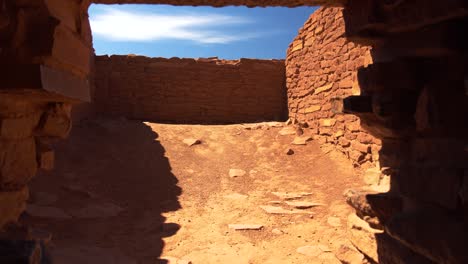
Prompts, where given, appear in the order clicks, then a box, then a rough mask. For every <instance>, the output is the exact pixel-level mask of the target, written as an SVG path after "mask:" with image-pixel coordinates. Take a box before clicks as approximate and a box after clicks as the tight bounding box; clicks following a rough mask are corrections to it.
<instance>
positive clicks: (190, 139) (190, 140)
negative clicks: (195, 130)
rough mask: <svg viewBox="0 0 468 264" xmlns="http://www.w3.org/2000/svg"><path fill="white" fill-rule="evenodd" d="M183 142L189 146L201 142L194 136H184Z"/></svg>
mask: <svg viewBox="0 0 468 264" xmlns="http://www.w3.org/2000/svg"><path fill="white" fill-rule="evenodd" d="M183 142H184V144H185V145H187V146H189V147H191V146H194V145H199V144H201V143H202V142H201V140H199V139H195V138H186V139H184V141H183Z"/></svg>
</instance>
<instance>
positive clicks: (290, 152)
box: [286, 148, 294, 155]
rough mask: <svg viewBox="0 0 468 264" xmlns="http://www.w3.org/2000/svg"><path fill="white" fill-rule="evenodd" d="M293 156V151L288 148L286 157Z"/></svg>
mask: <svg viewBox="0 0 468 264" xmlns="http://www.w3.org/2000/svg"><path fill="white" fill-rule="evenodd" d="M292 154H294V150H292V149H290V148H287V149H286V155H292Z"/></svg>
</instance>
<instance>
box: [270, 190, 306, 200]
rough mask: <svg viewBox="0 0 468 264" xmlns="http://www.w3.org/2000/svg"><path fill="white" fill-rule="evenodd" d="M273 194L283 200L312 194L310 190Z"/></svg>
mask: <svg viewBox="0 0 468 264" xmlns="http://www.w3.org/2000/svg"><path fill="white" fill-rule="evenodd" d="M272 194H273V195H275V196H276V197H278V198H280V199H282V200H295V199H301V198H303V197H306V196H309V195H312V193H308V192H272Z"/></svg>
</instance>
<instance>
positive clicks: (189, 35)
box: [90, 5, 316, 59]
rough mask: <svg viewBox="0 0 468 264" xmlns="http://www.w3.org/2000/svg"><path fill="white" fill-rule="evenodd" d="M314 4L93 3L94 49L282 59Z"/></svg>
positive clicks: (159, 55) (165, 54)
mask: <svg viewBox="0 0 468 264" xmlns="http://www.w3.org/2000/svg"><path fill="white" fill-rule="evenodd" d="M315 10H316V8H315V7H298V8H282V7H269V8H247V7H223V8H213V7H186V6H184V7H180V6H177V7H176V6H168V5H92V6H91V8H90V19H91V28H92V30H93V38H94V40H93V41H94V48H95V50H96V54H98V55H102V54H138V55H145V56H150V57H168V58H170V57H185V58H198V57H215V56H217V57H220V58H223V59H238V58H259V59H282V58H284V57H285V55H286V49H287V47H288V45H289V43H290V42H291V41H292V40H293V39H294V37H295V36H296V35H297V32H298V30H299V28H301V27H302V25H303V24H304V22H305V21H306V20H307V19H308V18H309V16H310V15H311V14H312V13H313V12H314V11H315Z"/></svg>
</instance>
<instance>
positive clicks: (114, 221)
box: [24, 119, 182, 264]
mask: <svg viewBox="0 0 468 264" xmlns="http://www.w3.org/2000/svg"><path fill="white" fill-rule="evenodd" d="M157 138H158V135H157V134H156V133H155V132H153V131H152V130H151V129H150V127H148V126H147V125H145V124H144V123H142V122H138V121H126V120H116V119H113V120H110V119H102V120H88V121H86V122H82V123H81V124H80V125H78V126H75V127H74V130H73V132H72V134H71V135H70V138H69V139H68V140H66V141H64V142H60V143H59V145H57V146H56V147H55V149H56V168H55V169H54V171H53V172H51V173H48V174H45V173H44V174H42V175H38V177H37V178H36V179H35V180H34V182H33V184H32V186H31V190H32V191H31V193H32V194H31V201H30V202H31V203H32V204H35V205H37V204H39V205H40V206H47V207H54V208H58V209H60V210H63V211H64V212H65V213H66V214H67V215H70V216H71V218H65V219H63V218H60V217H53V216H52V217H37V216H34V215H33V216H31V215H28V214H27V213H26V214H25V216H24V221H25V222H29V223H30V224H31V225H33V226H35V227H36V228H42V229H45V230H47V231H49V232H51V233H52V234H53V240H52V241H53V242H52V246H51V248H52V249H51V252H52V256H53V259H54V263H70V264H73V263H90V264H92V263H158V262H157V261H158V260H159V257H160V256H161V253H162V249H163V247H164V242H163V237H168V236H172V235H174V234H175V233H176V232H177V231H178V229H179V228H180V226H179V225H178V224H177V223H165V217H164V216H163V213H167V212H171V211H175V210H178V209H180V208H181V206H180V204H179V202H178V196H179V195H180V194H181V192H182V190H181V188H179V187H178V186H177V182H178V181H177V178H176V177H175V176H174V175H173V174H172V172H171V166H170V163H169V160H168V159H167V158H166V157H165V150H164V147H163V146H162V145H161V143H160V142H159V141H158V140H157ZM44 193H46V194H48V197H49V199H45V200H46V201H44V196H45V195H44ZM46 197H47V196H46ZM159 262H160V263H165V262H164V261H163V260H159Z"/></svg>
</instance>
